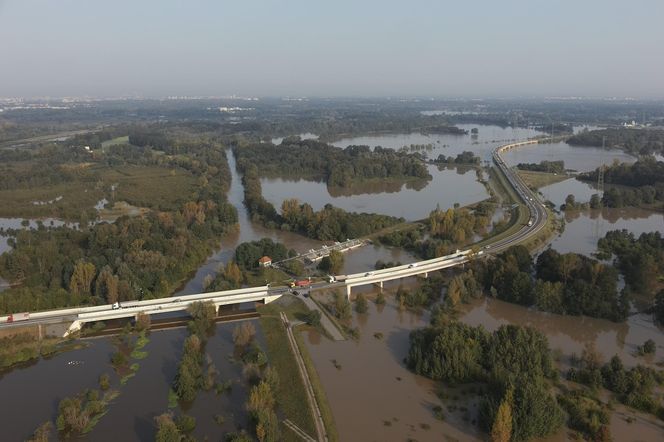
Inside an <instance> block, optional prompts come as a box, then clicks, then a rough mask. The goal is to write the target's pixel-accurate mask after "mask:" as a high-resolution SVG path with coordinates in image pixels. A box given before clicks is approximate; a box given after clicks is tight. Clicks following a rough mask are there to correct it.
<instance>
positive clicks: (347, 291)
mask: <svg viewBox="0 0 664 442" xmlns="http://www.w3.org/2000/svg"><path fill="white" fill-rule="evenodd" d="M350 288H351V286H349V285H347V286H346V299H348V300H349V301H350Z"/></svg>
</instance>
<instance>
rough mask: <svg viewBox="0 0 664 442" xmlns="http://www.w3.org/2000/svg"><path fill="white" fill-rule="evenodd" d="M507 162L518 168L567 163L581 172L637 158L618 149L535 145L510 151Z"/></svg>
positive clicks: (569, 166) (567, 165)
mask: <svg viewBox="0 0 664 442" xmlns="http://www.w3.org/2000/svg"><path fill="white" fill-rule="evenodd" d="M503 158H504V160H505V162H506V163H507V164H509V165H512V166H516V165H517V164H519V163H539V162H540V161H543V160H546V161H559V160H562V161H564V162H565V168H566V169H570V170H576V171H579V172H588V171H591V170H595V169H597V168H598V167H599V166H601V165H602V164H611V163H613V162H614V161H619V162H624V163H633V162H634V161H636V158H635V157H633V156H631V155H628V154H626V153H625V152H623V151H621V150H617V149H602V148H601V147H591V146H570V145H569V144H567V143H564V142H560V143H552V144H546V143H544V144H533V145H528V146H524V147H522V148H518V149H514V150H510V151H508V152H505V153H504V154H503Z"/></svg>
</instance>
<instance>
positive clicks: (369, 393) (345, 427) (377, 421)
mask: <svg viewBox="0 0 664 442" xmlns="http://www.w3.org/2000/svg"><path fill="white" fill-rule="evenodd" d="M396 287H398V284H395V283H389V284H386V285H385V290H387V291H388V292H389V291H392V292H393V291H394V290H396ZM354 290H355V289H354ZM360 291H362V292H364V293H367V294H368V295H369V296H371V295H373V294H376V293H377V292H376V291H375V290H371V288H370V287H365V288H364V290H361V289H360V290H359V291H358V292H355V291H354V292H353V293H354V294H355V293H359V292H360ZM428 320H429V316H428V313H426V312H423V313H413V312H409V311H399V310H398V308H397V306H396V304H395V303H394V296H387V304H385V305H383V306H377V305H375V304H374V303H373V302H369V313H367V314H362V315H358V314H357V313H355V312H354V313H353V325H357V326H358V327H359V329H360V338H359V340H358V341H357V342H355V341H342V342H332V341H330V340H328V339H325V338H322V339H321V337H320V336H319V335H318V334H317V333H315V332H309V333H307V334H305V335H304V336H305V342H306V345H307V349H308V350H309V353H310V355H311V357H312V359H313V361H314V365H315V366H316V370H317V371H318V374H319V377H320V380H321V383H322V384H323V387H324V388H325V393H326V394H327V397H328V400H329V403H330V406H331V408H332V412H333V413H334V418H335V421H336V424H337V430H338V432H339V437H340V440H342V441H399V440H407V439H408V438H413V439H416V440H418V441H420V442H424V441H440V440H441V435H443V434H445V435H449V436H451V437H452V438H454V439H459V440H468V439H476V438H478V437H479V434H478V433H477V430H476V429H475V426H474V425H472V424H471V423H470V422H464V421H463V416H462V414H463V413H462V412H457V413H452V414H449V413H447V412H446V419H445V421H444V422H443V421H440V420H437V419H436V418H435V417H434V413H433V411H432V409H433V407H434V406H436V405H441V402H440V400H439V399H438V397H437V396H436V389H437V388H438V387H437V383H435V382H433V381H431V380H429V379H426V378H424V377H422V376H418V375H415V374H413V373H412V372H410V371H409V370H408V369H407V368H406V366H405V364H404V363H403V358H404V357H405V356H406V354H407V352H408V335H409V333H410V331H411V330H414V329H417V328H420V327H423V326H424V325H426V324H427V323H428ZM374 333H382V334H383V337H382V338H381V339H377V338H376V337H374ZM334 360H336V363H337V364H338V365H340V368H336V367H335V364H334V363H333V361H334Z"/></svg>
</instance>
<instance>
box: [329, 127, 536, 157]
mask: <svg viewBox="0 0 664 442" xmlns="http://www.w3.org/2000/svg"><path fill="white" fill-rule="evenodd" d="M457 127H459V128H460V129H464V130H467V131H468V132H469V133H470V131H471V130H472V129H473V128H477V129H478V133H477V136H471V135H451V134H421V133H415V132H413V133H409V134H381V135H367V136H360V137H352V138H343V139H340V140H338V141H334V142H333V143H332V144H333V145H334V146H337V147H341V148H345V147H347V146H350V145H367V146H371V147H376V146H382V147H386V148H390V149H401V148H402V147H403V146H408V147H410V146H411V145H419V146H426V145H428V144H431V145H432V149H431V151H430V152H429V153H428V155H429V157H430V158H437V157H438V155H440V154H445V155H446V156H450V155H451V156H456V155H458V154H460V153H461V152H463V151H472V152H474V153H475V154H476V155H477V156H479V157H480V158H481V159H482V160H490V159H491V152H492V151H493V149H494V148H495V147H496V146H498V145H499V144H505V143H507V142H510V141H516V140H523V139H526V138H531V137H534V136H536V135H540V134H541V132H540V131H537V130H534V129H528V128H522V127H517V128H513V127H500V126H493V125H482V124H458V125H457Z"/></svg>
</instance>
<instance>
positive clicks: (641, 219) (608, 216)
mask: <svg viewBox="0 0 664 442" xmlns="http://www.w3.org/2000/svg"><path fill="white" fill-rule="evenodd" d="M564 219H565V230H564V231H563V232H562V233H560V234H559V235H558V236H557V237H555V238H554V239H553V240H552V242H551V247H553V248H554V249H556V250H558V251H559V252H561V253H567V252H574V253H581V254H584V255H590V254H591V253H594V252H595V251H597V240H598V239H600V238H602V237H604V235H606V232H608V231H610V230H621V229H627V230H629V231H630V232H632V233H634V235H635V236H637V237H638V236H639V235H640V234H641V233H646V232H655V231H658V232H661V233H662V234H664V214H663V213H657V212H653V211H650V210H643V209H634V208H628V209H608V208H605V209H602V210H585V211H575V212H569V213H565V214H564Z"/></svg>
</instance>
